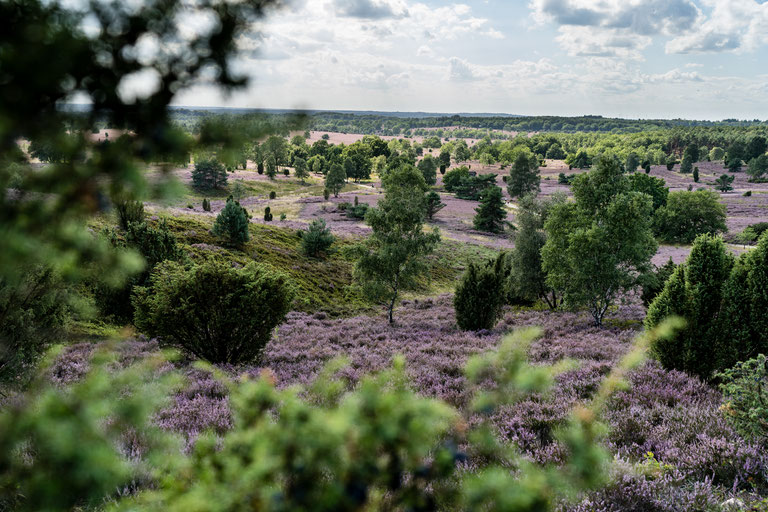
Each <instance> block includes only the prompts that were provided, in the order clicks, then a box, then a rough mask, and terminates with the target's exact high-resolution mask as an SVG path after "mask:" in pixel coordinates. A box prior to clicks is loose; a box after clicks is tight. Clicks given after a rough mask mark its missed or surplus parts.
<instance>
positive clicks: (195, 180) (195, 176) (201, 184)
mask: <svg viewBox="0 0 768 512" xmlns="http://www.w3.org/2000/svg"><path fill="white" fill-rule="evenodd" d="M192 185H193V186H195V187H196V188H199V189H201V190H211V189H216V188H224V187H226V186H227V170H226V169H225V168H224V164H222V163H221V162H219V161H218V160H216V158H214V157H204V158H201V159H199V160H197V161H196V162H195V168H194V169H192Z"/></svg>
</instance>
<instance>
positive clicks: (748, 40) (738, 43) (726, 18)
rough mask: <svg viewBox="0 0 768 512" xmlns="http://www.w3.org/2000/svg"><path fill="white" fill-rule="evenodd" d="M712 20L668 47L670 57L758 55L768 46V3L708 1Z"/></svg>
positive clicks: (734, 0)
mask: <svg viewBox="0 0 768 512" xmlns="http://www.w3.org/2000/svg"><path fill="white" fill-rule="evenodd" d="M704 4H705V5H707V6H708V7H710V8H711V9H712V12H711V14H710V16H709V18H708V19H707V20H706V21H705V22H704V23H702V24H700V25H699V26H696V27H694V28H693V29H692V30H691V31H689V32H688V33H685V34H683V35H681V36H679V37H677V38H675V39H673V40H672V41H670V42H669V43H667V45H666V50H667V53H717V52H728V51H754V50H756V49H757V48H758V47H760V46H763V45H766V44H768V3H765V2H758V1H756V0H705V1H704Z"/></svg>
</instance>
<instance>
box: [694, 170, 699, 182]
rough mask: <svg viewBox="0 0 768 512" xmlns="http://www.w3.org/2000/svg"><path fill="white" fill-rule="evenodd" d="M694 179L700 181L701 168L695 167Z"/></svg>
mask: <svg viewBox="0 0 768 512" xmlns="http://www.w3.org/2000/svg"><path fill="white" fill-rule="evenodd" d="M693 181H694V182H696V183H698V182H699V168H698V167H694V168H693Z"/></svg>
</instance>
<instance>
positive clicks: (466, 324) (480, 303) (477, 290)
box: [453, 254, 509, 331]
mask: <svg viewBox="0 0 768 512" xmlns="http://www.w3.org/2000/svg"><path fill="white" fill-rule="evenodd" d="M508 275H509V267H508V264H507V257H506V255H505V254H500V255H499V256H498V257H497V258H496V260H495V261H494V260H491V261H488V262H486V263H485V264H480V265H478V264H475V263H474V262H470V264H469V267H467V270H466V271H465V272H464V275H463V276H462V277H461V281H460V282H459V284H458V286H457V287H456V293H455V295H454V297H453V307H454V310H455V311H456V323H457V324H458V325H459V328H460V329H462V330H465V331H477V330H480V329H493V327H494V326H495V325H496V322H497V321H498V320H499V318H500V316H501V311H502V308H503V306H504V299H505V295H504V291H505V287H506V281H507V277H508Z"/></svg>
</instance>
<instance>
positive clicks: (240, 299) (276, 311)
mask: <svg viewBox="0 0 768 512" xmlns="http://www.w3.org/2000/svg"><path fill="white" fill-rule="evenodd" d="M292 298H293V290H292V288H291V286H290V284H289V283H288V280H287V278H286V277H285V276H284V275H283V274H281V273H278V272H275V271H273V270H270V269H268V268H266V267H262V266H259V265H256V264H255V263H251V264H249V265H247V266H246V267H244V268H242V269H236V268H233V267H232V266H231V265H230V264H229V263H226V262H215V261H207V262H204V263H202V264H199V265H194V266H192V267H190V268H184V267H183V266H182V265H179V264H177V263H173V262H165V263H162V264H160V265H159V266H158V267H157V268H156V269H155V270H154V271H153V272H152V275H151V278H150V282H149V285H148V286H146V287H137V288H135V289H134V298H133V304H134V307H135V309H136V312H135V317H134V322H135V324H136V327H137V328H139V329H140V330H141V331H142V332H145V333H147V334H149V335H150V336H157V337H159V339H160V340H161V342H162V343H163V344H164V345H171V346H176V347H180V348H183V349H185V350H187V351H189V352H190V353H192V354H193V355H195V356H197V357H199V358H201V359H205V360H207V361H210V362H214V363H233V364H236V363H244V362H250V361H254V360H256V361H257V360H258V359H259V357H260V356H261V352H262V350H263V349H264V345H266V343H267V342H268V341H269V339H270V337H271V334H272V329H273V328H274V327H275V326H277V325H278V324H279V323H280V322H282V321H283V318H284V317H285V314H286V313H287V312H288V310H289V308H290V306H291V300H292Z"/></svg>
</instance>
